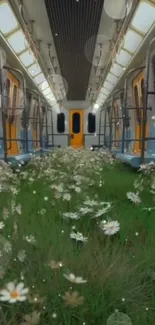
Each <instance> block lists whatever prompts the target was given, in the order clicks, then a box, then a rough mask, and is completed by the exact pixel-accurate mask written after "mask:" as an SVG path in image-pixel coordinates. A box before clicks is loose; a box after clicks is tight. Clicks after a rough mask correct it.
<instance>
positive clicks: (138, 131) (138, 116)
mask: <svg viewBox="0 0 155 325" xmlns="http://www.w3.org/2000/svg"><path fill="white" fill-rule="evenodd" d="M133 106H134V107H135V108H136V109H135V110H134V111H135V114H134V119H135V139H137V140H140V139H141V138H142V124H143V110H142V109H141V108H142V107H143V106H144V72H141V73H140V74H139V75H138V77H137V78H136V79H135V80H134V81H133ZM147 135H148V125H147V124H146V135H145V136H147ZM145 148H146V142H145ZM134 152H135V153H140V152H141V141H135V142H134Z"/></svg>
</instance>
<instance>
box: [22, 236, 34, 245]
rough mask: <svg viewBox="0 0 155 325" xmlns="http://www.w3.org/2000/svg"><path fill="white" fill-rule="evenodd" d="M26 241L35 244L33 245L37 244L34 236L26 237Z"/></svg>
mask: <svg viewBox="0 0 155 325" xmlns="http://www.w3.org/2000/svg"><path fill="white" fill-rule="evenodd" d="M25 240H26V241H27V242H28V243H30V244H33V245H35V244H36V239H35V237H34V236H32V235H30V236H26V237H25Z"/></svg>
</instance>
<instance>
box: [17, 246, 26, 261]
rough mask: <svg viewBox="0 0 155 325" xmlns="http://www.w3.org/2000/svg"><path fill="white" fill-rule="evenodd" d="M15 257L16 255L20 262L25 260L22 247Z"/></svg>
mask: <svg viewBox="0 0 155 325" xmlns="http://www.w3.org/2000/svg"><path fill="white" fill-rule="evenodd" d="M17 257H18V260H19V261H20V262H24V260H25V258H26V253H25V250H24V249H23V250H20V251H19V252H18V255H17Z"/></svg>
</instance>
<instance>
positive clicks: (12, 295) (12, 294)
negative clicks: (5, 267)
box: [0, 282, 29, 303]
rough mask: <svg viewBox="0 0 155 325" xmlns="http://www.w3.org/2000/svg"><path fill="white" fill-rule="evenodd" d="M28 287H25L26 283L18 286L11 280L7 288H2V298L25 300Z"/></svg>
mask: <svg viewBox="0 0 155 325" xmlns="http://www.w3.org/2000/svg"><path fill="white" fill-rule="evenodd" d="M28 291H29V290H28V288H24V283H22V282H21V283H19V284H18V285H17V286H16V285H15V283H13V282H9V283H8V284H7V286H6V289H3V290H0V300H1V301H9V302H10V303H15V302H17V301H25V300H26V299H27V296H26V295H27V293H28Z"/></svg>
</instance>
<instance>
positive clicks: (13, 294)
mask: <svg viewBox="0 0 155 325" xmlns="http://www.w3.org/2000/svg"><path fill="white" fill-rule="evenodd" d="M10 296H11V298H14V299H17V298H18V297H19V292H18V291H16V290H14V291H12V292H11V294H10Z"/></svg>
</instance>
